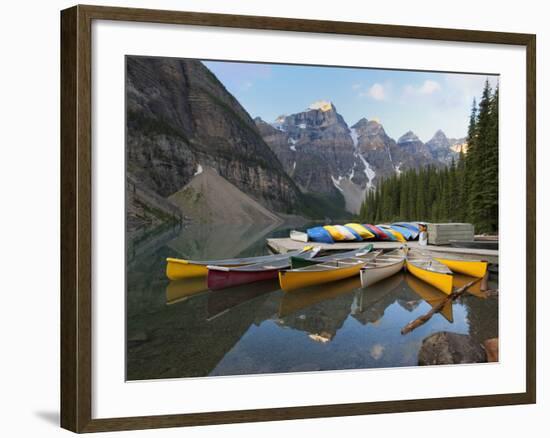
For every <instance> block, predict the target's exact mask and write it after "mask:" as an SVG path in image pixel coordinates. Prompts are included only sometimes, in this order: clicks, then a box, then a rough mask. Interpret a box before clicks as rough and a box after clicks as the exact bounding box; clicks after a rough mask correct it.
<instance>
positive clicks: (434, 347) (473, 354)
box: [418, 332, 487, 365]
mask: <svg viewBox="0 0 550 438" xmlns="http://www.w3.org/2000/svg"><path fill="white" fill-rule="evenodd" d="M481 362H487V355H486V353H485V349H484V348H483V347H482V346H481V345H480V344H479V343H477V342H475V341H474V340H473V339H472V338H471V337H470V336H468V335H462V334H459V333H451V332H437V333H434V334H432V335H430V336H428V337H427V338H425V339H424V340H423V341H422V347H420V351H419V353H418V365H450V364H460V363H481Z"/></svg>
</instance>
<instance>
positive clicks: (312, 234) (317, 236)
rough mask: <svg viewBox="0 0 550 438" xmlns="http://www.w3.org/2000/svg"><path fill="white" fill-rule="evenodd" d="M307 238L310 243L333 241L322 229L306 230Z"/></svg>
mask: <svg viewBox="0 0 550 438" xmlns="http://www.w3.org/2000/svg"><path fill="white" fill-rule="evenodd" d="M307 237H308V240H309V241H310V242H319V243H334V239H333V238H332V236H331V235H330V233H329V232H328V231H327V230H325V229H324V228H323V227H313V228H308V229H307Z"/></svg>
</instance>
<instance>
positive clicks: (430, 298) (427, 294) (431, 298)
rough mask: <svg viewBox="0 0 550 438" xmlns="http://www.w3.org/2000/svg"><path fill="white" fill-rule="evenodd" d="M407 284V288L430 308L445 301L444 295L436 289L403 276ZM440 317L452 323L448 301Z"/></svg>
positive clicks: (451, 308) (450, 304)
mask: <svg viewBox="0 0 550 438" xmlns="http://www.w3.org/2000/svg"><path fill="white" fill-rule="evenodd" d="M405 279H406V281H407V284H408V285H409V287H410V288H411V289H412V290H413V291H414V292H415V293H416V294H417V295H418V296H419V297H420V298H422V299H423V300H424V301H426V302H427V303H428V304H429V305H430V306H431V307H432V308H433V307H435V306H437V305H439V304H440V303H441V302H443V300H445V298H446V295H445V294H443V293H441V292H440V291H439V290H438V289H436V288H435V287H433V286H431V285H430V284H427V283H426V282H424V281H421V280H419V279H418V278H416V277H414V276H412V275H410V274H407V275H406V276H405ZM440 313H441V315H442V316H443V317H444V318H445V319H446V320H447V321H449V322H451V323H452V322H453V305H452V302H451V301H449V302H448V303H447V304H445V306H443V309H441V311H440Z"/></svg>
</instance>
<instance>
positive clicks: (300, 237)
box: [290, 230, 309, 243]
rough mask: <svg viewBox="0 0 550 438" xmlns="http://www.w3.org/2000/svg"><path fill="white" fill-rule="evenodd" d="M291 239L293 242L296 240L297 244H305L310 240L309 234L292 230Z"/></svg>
mask: <svg viewBox="0 0 550 438" xmlns="http://www.w3.org/2000/svg"><path fill="white" fill-rule="evenodd" d="M290 238H291V239H292V240H295V241H296V242H304V243H307V242H308V240H309V237H308V235H307V233H303V232H301V231H296V230H292V231H291V232H290Z"/></svg>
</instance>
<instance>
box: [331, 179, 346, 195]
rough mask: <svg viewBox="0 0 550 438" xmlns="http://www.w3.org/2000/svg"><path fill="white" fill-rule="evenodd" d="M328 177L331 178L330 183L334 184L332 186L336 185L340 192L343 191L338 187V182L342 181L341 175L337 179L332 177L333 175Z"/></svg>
mask: <svg viewBox="0 0 550 438" xmlns="http://www.w3.org/2000/svg"><path fill="white" fill-rule="evenodd" d="M330 178H331V179H332V184H334V187H336V188H337V189H338V190H340V192H342V193H344V189H343V188H342V187H340V182H341V181H342V177H341V176H339V177H338V179H336V178H334V176H332V175H330Z"/></svg>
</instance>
